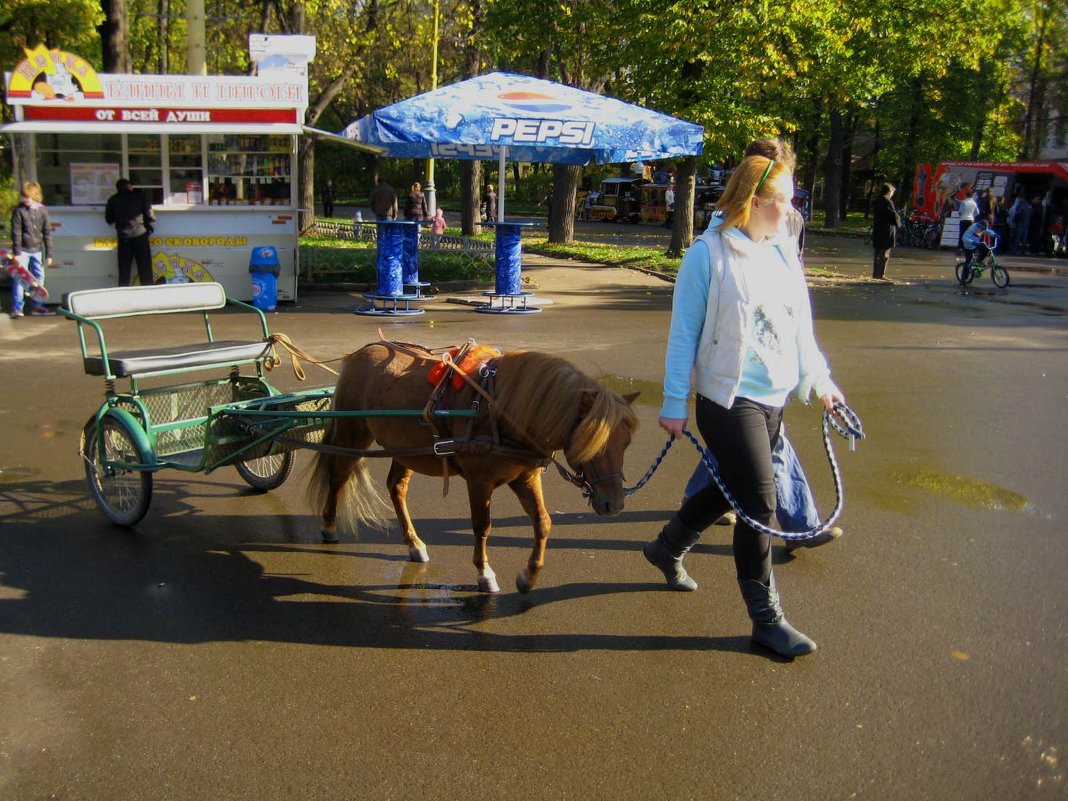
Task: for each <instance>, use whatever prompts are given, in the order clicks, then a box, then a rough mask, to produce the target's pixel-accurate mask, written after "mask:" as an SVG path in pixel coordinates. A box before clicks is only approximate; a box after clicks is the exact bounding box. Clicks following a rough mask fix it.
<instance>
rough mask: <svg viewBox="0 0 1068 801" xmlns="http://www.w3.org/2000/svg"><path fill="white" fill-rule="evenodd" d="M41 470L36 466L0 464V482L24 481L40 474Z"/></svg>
mask: <svg viewBox="0 0 1068 801" xmlns="http://www.w3.org/2000/svg"><path fill="white" fill-rule="evenodd" d="M42 472H43V471H42V470H41V469H40V468H37V467H3V466H0V484H10V483H13V482H16V481H25V480H26V479H28V478H33V477H34V476H39V475H41V473H42Z"/></svg>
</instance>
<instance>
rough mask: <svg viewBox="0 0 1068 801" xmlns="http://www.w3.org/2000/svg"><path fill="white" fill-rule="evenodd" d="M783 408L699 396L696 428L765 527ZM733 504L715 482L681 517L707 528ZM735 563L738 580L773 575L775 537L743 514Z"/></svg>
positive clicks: (739, 496)
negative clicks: (730, 403)
mask: <svg viewBox="0 0 1068 801" xmlns="http://www.w3.org/2000/svg"><path fill="white" fill-rule="evenodd" d="M781 425H782V409H780V408H775V407H773V406H765V405H764V404H762V403H757V402H756V401H752V400H749V399H748V398H736V399H735V401H734V406H733V407H732V408H730V409H724V408H723V407H722V406H720V405H719V404H718V403H714V402H712V401H710V400H709V399H708V398H705V397H703V396H702V395H698V396H697V428H698V430H699V431H700V432H701V436H702V437H703V438H704V440H705V444H706V445H707V446H708V449H709V450H710V451H712V455H713V456H715V457H716V461H717V462H719V473H720V476H721V477H722V478H723V481H724V483H725V484H726V485H727V489H729V490H730V491H731V494H733V495H734V497H735V499H737V501H738V502H739V503H740V504H741V506H742V508H743V509H744V510H745V512H746V514H748V515H749V516H750V517H751V518H753V519H754V520H756V521H758V522H760V523H763V524H764V525H765V526H767V525H770V524H771V520H772V518H773V517H774V516H775V474H774V470H773V468H772V464H771V446H772V443H773V442H774V441H775V439H776V438H777V437H778V436H779V427H780V426H781ZM730 508H731V507H730V504H729V503H727V499H726V498H724V497H723V493H722V492H720V491H719V488H718V487H717V486H716V485H715V484H711V485H709V486H708V487H707V488H705V489H703V490H701V491H700V492H698V493H696V494H695V495H693V496H691V497H690V499H689V500H687V501H686V502H685V503H684V504H683V505H682V508H681V509H680V510H679V520H681V521H682V523H683V524H684V525H685V526H686V527H687V528H690V529H693V530H694V531H704V530H705V529H706V528H708V527H709V526H710V525H712V524H713V523H714V522H715V521H716V520H717V519H719V518H720V517H722V516H723V514H724V513H725V512H727V511H729V510H730ZM734 566H735V569H736V570H737V573H738V578H739V579H756V580H757V581H762V582H764V583H765V584H766V583H767V582H768V580H769V579H770V578H771V536H770V535H768V534H760V533H758V532H757V531H755V530H754V529H753V528H751V527H750V526H747V525H746V524H745V523H743V522H742V521H741V520H740V519H739V521H738V524H737V525H736V526H735V527H734Z"/></svg>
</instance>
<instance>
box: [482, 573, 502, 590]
mask: <svg viewBox="0 0 1068 801" xmlns="http://www.w3.org/2000/svg"><path fill="white" fill-rule="evenodd" d="M478 591H479V592H500V591H501V588H500V587H499V586H498V584H497V577H496V576H479V577H478Z"/></svg>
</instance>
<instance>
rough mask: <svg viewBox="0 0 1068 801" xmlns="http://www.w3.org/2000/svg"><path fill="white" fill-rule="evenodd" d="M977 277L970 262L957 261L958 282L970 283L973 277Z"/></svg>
mask: <svg viewBox="0 0 1068 801" xmlns="http://www.w3.org/2000/svg"><path fill="white" fill-rule="evenodd" d="M973 278H975V274H974V273H973V272H972V268H971V265H970V264H965V263H964V262H963V261H958V262H957V283H958V284H965V285H967V284H970V283H971V282H972V279H973Z"/></svg>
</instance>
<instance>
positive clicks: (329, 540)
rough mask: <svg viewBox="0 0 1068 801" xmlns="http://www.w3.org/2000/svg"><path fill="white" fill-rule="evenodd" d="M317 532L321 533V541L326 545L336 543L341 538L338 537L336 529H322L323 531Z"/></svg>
mask: <svg viewBox="0 0 1068 801" xmlns="http://www.w3.org/2000/svg"><path fill="white" fill-rule="evenodd" d="M319 533H320V534H322V537H323V542H325V543H326V544H327V545H336V544H337V543H338V542H340V541H341V540H339V539H338V536H337V532H336V531H325V530H324V531H320V532H319Z"/></svg>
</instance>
